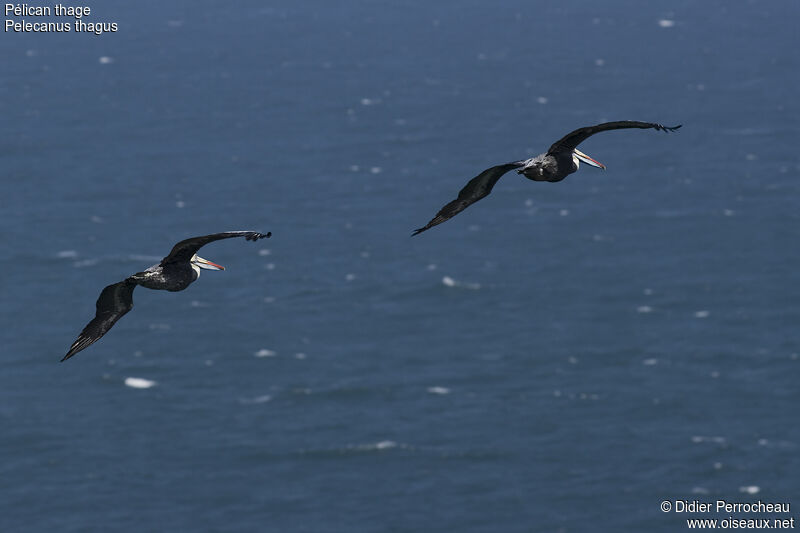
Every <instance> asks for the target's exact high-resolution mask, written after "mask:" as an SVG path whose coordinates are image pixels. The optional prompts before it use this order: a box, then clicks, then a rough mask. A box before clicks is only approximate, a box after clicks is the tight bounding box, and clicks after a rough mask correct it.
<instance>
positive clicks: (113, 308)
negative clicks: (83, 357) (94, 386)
mask: <svg viewBox="0 0 800 533" xmlns="http://www.w3.org/2000/svg"><path fill="white" fill-rule="evenodd" d="M270 235H271V233H266V234H264V233H258V232H255V231H226V232H224V233H214V234H212V235H203V236H201V237H192V238H190V239H186V240H183V241H181V242H179V243H178V244H176V245H175V246H174V247H173V248H172V251H171V252H170V253H169V255H168V256H166V257H165V258H164V259H162V260H161V262H159V263H158V264H156V265H153V266H151V267H150V268H148V269H146V270H143V271H142V272H137V273H136V274H134V275H132V276H130V277H128V278H126V279H124V280H122V281H120V282H119V283H113V284H111V285H109V286H107V287H106V288H104V289H103V291H102V292H101V293H100V297H99V298H98V299H97V313H96V315H95V317H94V319H93V320H92V321H91V322H89V323H88V324H87V325H86V327H85V328H83V331H81V334H80V335H78V338H77V340H75V342H74V343H72V346H70V349H69V351H68V352H67V355H65V356H64V358H63V359H62V361H66V360H67V359H69V358H70V357H72V356H73V355H75V354H76V353H78V352H79V351H81V350H83V349H85V348H87V347H88V346H90V345H91V344H92V343H94V342H95V341H97V340H98V339H100V337H102V336H103V335H105V334H106V333H107V332H108V330H109V329H111V327H112V326H113V325H114V324H115V323H116V322H117V320H119V319H120V318H122V317H123V316H124V315H125V313H127V312H128V311H130V310H131V309H132V308H133V289H135V288H136V286H137V285H141V286H142V287H146V288H148V289H154V290H161V291H170V292H176V291H182V290H183V289H185V288H186V287H188V286H189V285H191V284H192V283H193V282H194V281H195V280H197V278H199V277H200V269H206V270H225V267H223V266H220V265H218V264H216V263H212V262H211V261H209V260H208V259H203V258H202V257H200V256H198V255H197V251H198V250H199V249H200V248H201V247H203V246H204V245H206V244H208V243H209V242H213V241H217V240H220V239H230V238H232V237H244V238H245V239H247V240H248V241H257V240H258V239H263V238H266V237H269V236H270Z"/></svg>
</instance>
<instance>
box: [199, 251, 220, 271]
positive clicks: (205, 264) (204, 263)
mask: <svg viewBox="0 0 800 533" xmlns="http://www.w3.org/2000/svg"><path fill="white" fill-rule="evenodd" d="M193 263H194V264H196V265H197V266H199V267H200V268H203V269H205V270H225V267H224V266H222V265H218V264H216V263H212V262H211V261H209V260H208V259H203V258H202V257H200V256H199V255H198V256H196V257H195V259H194V261H193Z"/></svg>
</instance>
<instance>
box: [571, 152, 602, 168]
mask: <svg viewBox="0 0 800 533" xmlns="http://www.w3.org/2000/svg"><path fill="white" fill-rule="evenodd" d="M572 161H574V162H575V167H576V168H580V166H581V163H580V162H581V161H583V162H584V163H586V164H587V165H591V166H593V167H597V168H602V169H603V170H605V168H606V166H605V165H604V164H603V163H601V162H599V161H595V160H594V159H592V158H591V157H589V156H588V155H586V154H584V153H583V152H581V151H580V150H578V149H577V148H575V150H573V151H572Z"/></svg>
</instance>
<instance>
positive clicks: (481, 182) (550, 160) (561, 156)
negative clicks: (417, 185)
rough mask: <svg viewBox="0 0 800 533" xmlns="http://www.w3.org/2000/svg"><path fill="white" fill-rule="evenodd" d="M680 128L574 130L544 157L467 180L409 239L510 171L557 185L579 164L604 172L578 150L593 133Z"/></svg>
mask: <svg viewBox="0 0 800 533" xmlns="http://www.w3.org/2000/svg"><path fill="white" fill-rule="evenodd" d="M680 127H681V126H680V125H678V126H673V127H671V128H670V127H667V126H662V125H661V124H656V123H654V122H637V121H634V120H621V121H617V122H604V123H603V124H597V125H596V126H587V127H585V128H580V129H577V130H575V131H573V132H570V133H568V134H566V135H565V136H564V138H563V139H561V140H559V141H557V142H556V143H555V144H554V145H553V146H551V147H550V149H549V150H547V152H546V153H544V154H540V155H537V156H536V157H532V158H530V159H525V160H521V161H514V162H513V163H506V164H504V165H497V166H495V167H491V168H487V169H486V170H484V171H483V172H481V173H480V174H478V175H477V176H475V177H474V178H472V179H471V180H469V182H468V183H467V185H466V186H465V187H464V188H463V189H461V191H459V193H458V198H456V199H455V200H453V201H452V202H450V203H449V204H447V205H446V206H444V207H443V208H442V209H441V210H440V211H439V212H438V213H436V216H435V217H433V219H432V220H431V221H430V222H428V223H427V224H426V225H425V226H424V227H422V228H419V229H416V230H414V233H412V235H417V234H418V233H422V232H423V231H425V230H427V229H430V228H432V227H433V226H436V225H437V224H441V223H442V222H444V221H445V220H448V219H450V218H453V217H454V216H456V215H457V214H459V213H460V212H461V211H463V210H464V209H466V208H467V207H469V206H470V205H472V204H474V203H475V202H477V201H478V200H480V199H481V198H485V197H486V196H489V193H490V192H492V187H494V184H495V183H497V180H499V179H500V176H502V175H503V174H505V173H506V172H508V171H509V170H513V169H515V168H516V169H518V170H517V173H519V174H522V175H523V176H525V177H526V178H528V179H529V180H533V181H551V182H556V181H561V180H563V179H564V178H566V177H567V176H568V175H570V174H572V173H573V172H575V171H576V170H578V166H579V165H580V162H581V161H583V162H584V163H586V164H587V165H591V166H593V167H597V168H603V169H604V168H606V167H605V165H603V164H602V163H599V162H597V161H595V160H594V159H592V158H591V157H589V156H588V155H586V154H584V153H583V152H581V151H580V150H578V148H577V146H578V145H579V144H580V143H582V142H583V141H585V140H586V139H588V138H589V137H591V136H592V135H594V134H595V133H600V132H601V131H607V130H620V129H625V128H641V129H650V128H653V129H655V130H661V131H675V130H677V129H678V128H680Z"/></svg>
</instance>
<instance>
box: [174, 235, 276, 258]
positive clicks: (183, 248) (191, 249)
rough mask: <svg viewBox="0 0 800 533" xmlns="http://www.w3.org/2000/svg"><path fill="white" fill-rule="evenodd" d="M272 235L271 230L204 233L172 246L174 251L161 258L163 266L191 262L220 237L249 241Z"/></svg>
mask: <svg viewBox="0 0 800 533" xmlns="http://www.w3.org/2000/svg"><path fill="white" fill-rule="evenodd" d="M271 235H272V232H271V231H268V232H267V233H258V232H257V231H225V232H223V233H212V234H211V235H203V236H201V237H192V238H190V239H185V240H182V241H181V242H179V243H178V244H176V245H175V246H173V247H172V251H171V252H170V253H169V255H168V256H167V257H165V258H164V259H162V260H161V263H160V264H161V266H164V265H165V264H167V263H181V262H187V263H188V262H189V261H190V260H191V259H192V256H193V255H194V254H196V253H197V251H198V250H199V249H200V248H202V247H203V246H205V245H206V244H208V243H210V242H214V241H218V240H220V239H231V238H233V237H244V238H245V239H247V240H248V241H257V240H258V239H264V238H267V237H270V236H271Z"/></svg>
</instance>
